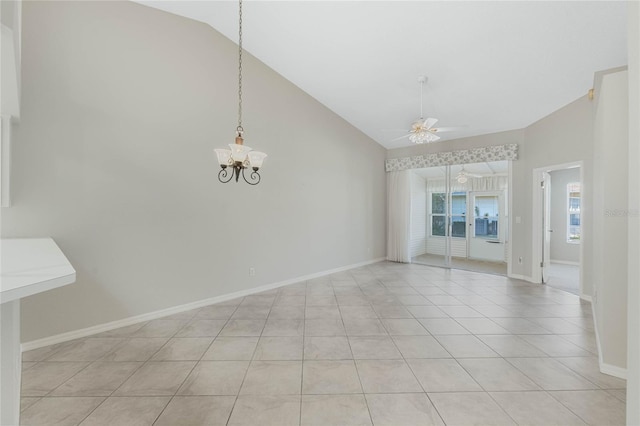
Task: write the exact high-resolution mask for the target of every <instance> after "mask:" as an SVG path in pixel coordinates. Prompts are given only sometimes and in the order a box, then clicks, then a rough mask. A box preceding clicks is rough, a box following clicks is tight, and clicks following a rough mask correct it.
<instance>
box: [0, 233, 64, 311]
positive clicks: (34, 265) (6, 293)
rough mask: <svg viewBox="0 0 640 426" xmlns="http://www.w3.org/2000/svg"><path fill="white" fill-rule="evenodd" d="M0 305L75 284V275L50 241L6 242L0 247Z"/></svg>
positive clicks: (11, 239) (27, 239) (15, 240)
mask: <svg viewBox="0 0 640 426" xmlns="http://www.w3.org/2000/svg"><path fill="white" fill-rule="evenodd" d="M0 257H1V263H0V268H1V269H0V272H1V274H0V303H6V302H10V301H12V300H17V299H21V298H23V297H27V296H31V295H33V294H36V293H41V292H43V291H46V290H51V289H54V288H57V287H61V286H64V285H67V284H71V283H73V282H74V281H75V280H76V271H75V269H73V266H71V263H69V261H68V260H67V258H66V257H65V255H64V253H62V250H60V248H59V247H58V245H57V244H56V243H55V242H54V241H53V239H51V238H7V239H2V244H1V247H0Z"/></svg>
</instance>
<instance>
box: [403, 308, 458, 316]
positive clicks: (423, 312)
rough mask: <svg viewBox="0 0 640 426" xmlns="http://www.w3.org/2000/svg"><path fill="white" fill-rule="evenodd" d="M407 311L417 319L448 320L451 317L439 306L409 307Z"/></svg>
mask: <svg viewBox="0 0 640 426" xmlns="http://www.w3.org/2000/svg"><path fill="white" fill-rule="evenodd" d="M407 310H408V311H409V312H410V313H411V315H413V316H414V317H415V318H448V317H449V316H448V315H447V314H445V313H444V311H443V310H442V309H440V308H438V307H437V306H407Z"/></svg>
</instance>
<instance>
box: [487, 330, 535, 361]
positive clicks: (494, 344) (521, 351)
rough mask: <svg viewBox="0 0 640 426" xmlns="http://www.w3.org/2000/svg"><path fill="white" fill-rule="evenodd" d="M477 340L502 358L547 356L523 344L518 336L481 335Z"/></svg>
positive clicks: (529, 345) (527, 344)
mask: <svg viewBox="0 0 640 426" xmlns="http://www.w3.org/2000/svg"><path fill="white" fill-rule="evenodd" d="M478 338H479V339H480V340H482V342H484V343H485V344H486V345H487V346H489V347H490V348H491V349H493V350H494V351H496V352H497V353H498V355H500V356H502V357H508V358H511V357H513V358H523V357H524V358H532V357H546V356H547V354H545V353H544V352H542V351H541V350H540V349H538V348H536V347H535V346H533V345H531V344H529V343H527V342H525V341H524V340H522V339H521V338H520V337H518V336H513V335H483V336H478Z"/></svg>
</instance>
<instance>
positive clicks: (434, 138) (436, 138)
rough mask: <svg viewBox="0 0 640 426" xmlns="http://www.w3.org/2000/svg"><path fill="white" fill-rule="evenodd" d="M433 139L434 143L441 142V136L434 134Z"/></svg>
mask: <svg viewBox="0 0 640 426" xmlns="http://www.w3.org/2000/svg"><path fill="white" fill-rule="evenodd" d="M431 137H432V140H431V141H432V142H435V141H438V140H440V136H438V135H434V134H433V133H432V134H431Z"/></svg>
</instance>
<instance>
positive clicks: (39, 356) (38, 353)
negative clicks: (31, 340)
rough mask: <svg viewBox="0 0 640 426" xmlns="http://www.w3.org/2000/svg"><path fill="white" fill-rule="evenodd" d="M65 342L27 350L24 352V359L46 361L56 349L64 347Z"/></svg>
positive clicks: (27, 360)
mask: <svg viewBox="0 0 640 426" xmlns="http://www.w3.org/2000/svg"><path fill="white" fill-rule="evenodd" d="M63 345H64V343H59V344H57V345H51V346H45V347H43V348H38V349H33V350H30V351H26V352H23V353H22V361H23V362H24V361H26V362H37V361H44V360H46V359H47V358H48V357H50V356H51V355H53V354H54V353H56V351H58V350H60V349H61V348H62V347H63Z"/></svg>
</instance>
